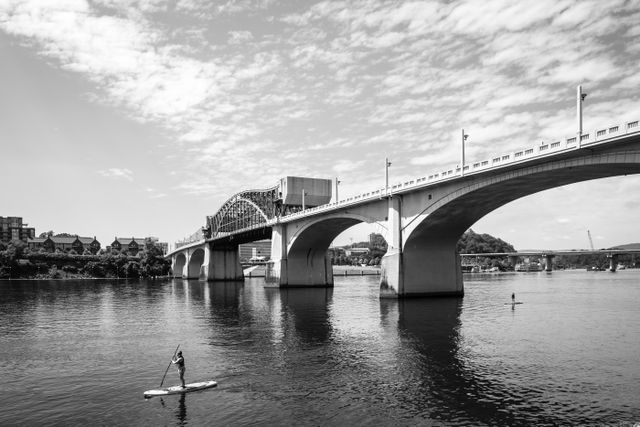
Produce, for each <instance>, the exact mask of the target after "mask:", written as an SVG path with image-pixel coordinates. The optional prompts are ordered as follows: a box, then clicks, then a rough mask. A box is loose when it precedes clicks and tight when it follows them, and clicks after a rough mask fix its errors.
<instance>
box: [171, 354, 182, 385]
mask: <svg viewBox="0 0 640 427" xmlns="http://www.w3.org/2000/svg"><path fill="white" fill-rule="evenodd" d="M171 363H173V364H174V365H178V373H179V374H180V381H181V382H182V388H185V386H184V370H185V368H184V357H183V356H182V351H179V352H178V356H177V357H175V358H172V359H171Z"/></svg>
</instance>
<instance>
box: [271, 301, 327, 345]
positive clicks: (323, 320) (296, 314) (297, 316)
mask: <svg viewBox="0 0 640 427" xmlns="http://www.w3.org/2000/svg"><path fill="white" fill-rule="evenodd" d="M279 294H280V301H281V304H282V323H283V325H284V328H285V330H286V331H287V332H288V333H292V334H293V336H290V337H289V342H290V343H294V342H295V343H296V344H298V345H306V344H322V343H326V342H327V341H328V339H329V336H330V335H331V324H330V323H329V320H328V319H329V305H330V304H331V299H332V297H333V288H317V289H303V288H292V289H281V290H280V292H279Z"/></svg>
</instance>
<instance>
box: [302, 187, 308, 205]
mask: <svg viewBox="0 0 640 427" xmlns="http://www.w3.org/2000/svg"><path fill="white" fill-rule="evenodd" d="M306 195H307V193H306V192H305V191H304V188H303V189H302V210H305V205H304V196H306Z"/></svg>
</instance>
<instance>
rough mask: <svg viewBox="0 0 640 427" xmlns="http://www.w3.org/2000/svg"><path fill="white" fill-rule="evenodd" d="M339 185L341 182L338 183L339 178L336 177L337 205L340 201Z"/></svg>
mask: <svg viewBox="0 0 640 427" xmlns="http://www.w3.org/2000/svg"><path fill="white" fill-rule="evenodd" d="M338 184H340V181H338V177H337V176H336V203H338V202H339V201H340V199H339V198H338Z"/></svg>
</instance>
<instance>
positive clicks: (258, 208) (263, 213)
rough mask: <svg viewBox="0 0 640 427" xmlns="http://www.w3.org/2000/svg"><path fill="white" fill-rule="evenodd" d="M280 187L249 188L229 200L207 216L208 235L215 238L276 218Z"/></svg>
mask: <svg viewBox="0 0 640 427" xmlns="http://www.w3.org/2000/svg"><path fill="white" fill-rule="evenodd" d="M278 200H279V194H278V187H277V186H276V187H273V188H269V189H266V190H247V191H242V192H240V193H237V194H235V195H234V196H232V197H231V198H230V199H229V200H227V201H226V202H225V203H224V204H223V205H222V207H220V209H219V210H218V212H217V213H216V214H215V215H213V216H207V229H206V236H207V237H208V238H214V237H219V236H224V235H226V234H228V233H233V232H235V231H238V230H242V229H246V228H250V227H255V226H257V225H260V224H264V223H266V222H267V221H268V220H270V219H272V218H274V217H275V216H276V213H277V209H278Z"/></svg>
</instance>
